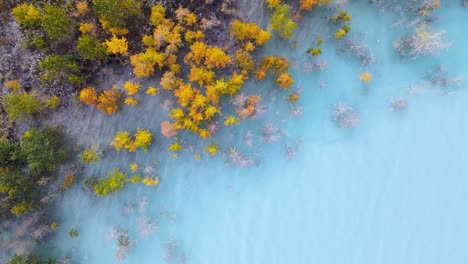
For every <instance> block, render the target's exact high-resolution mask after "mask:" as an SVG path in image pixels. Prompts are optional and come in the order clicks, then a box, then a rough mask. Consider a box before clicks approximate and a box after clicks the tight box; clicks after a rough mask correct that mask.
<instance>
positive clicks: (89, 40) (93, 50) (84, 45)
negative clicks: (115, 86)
mask: <svg viewBox="0 0 468 264" xmlns="http://www.w3.org/2000/svg"><path fill="white" fill-rule="evenodd" d="M77 49H78V54H79V55H80V56H81V57H82V58H83V59H85V60H90V61H97V60H103V59H105V58H107V50H106V46H105V45H104V44H102V43H101V42H99V40H97V39H96V38H95V37H91V36H88V35H83V36H81V37H79V38H78V44H77Z"/></svg>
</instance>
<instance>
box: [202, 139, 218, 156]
mask: <svg viewBox="0 0 468 264" xmlns="http://www.w3.org/2000/svg"><path fill="white" fill-rule="evenodd" d="M218 150H219V147H218V145H216V144H215V143H213V142H211V143H210V144H208V146H206V147H205V148H204V151H205V152H207V153H208V154H210V155H211V156H214V155H216V153H218Z"/></svg>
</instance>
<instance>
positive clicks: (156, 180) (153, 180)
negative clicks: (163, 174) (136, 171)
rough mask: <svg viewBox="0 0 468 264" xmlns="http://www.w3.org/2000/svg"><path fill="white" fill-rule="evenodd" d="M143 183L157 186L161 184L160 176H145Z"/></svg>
mask: <svg viewBox="0 0 468 264" xmlns="http://www.w3.org/2000/svg"><path fill="white" fill-rule="evenodd" d="M142 183H143V184H144V185H146V186H156V185H158V184H159V178H150V177H145V178H144V179H143V181H142Z"/></svg>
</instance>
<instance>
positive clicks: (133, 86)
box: [123, 81, 140, 95]
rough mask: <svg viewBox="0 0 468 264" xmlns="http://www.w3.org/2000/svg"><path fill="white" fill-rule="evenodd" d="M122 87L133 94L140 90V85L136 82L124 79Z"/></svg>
mask: <svg viewBox="0 0 468 264" xmlns="http://www.w3.org/2000/svg"><path fill="white" fill-rule="evenodd" d="M123 87H124V89H125V90H127V93H128V95H134V94H136V93H137V92H138V91H139V90H140V85H139V84H138V83H134V82H130V81H126V82H125V84H124V86H123Z"/></svg>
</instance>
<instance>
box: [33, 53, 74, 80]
mask: <svg viewBox="0 0 468 264" xmlns="http://www.w3.org/2000/svg"><path fill="white" fill-rule="evenodd" d="M39 67H40V68H41V69H42V70H43V71H44V75H43V76H41V79H42V80H43V81H47V82H50V81H53V80H59V82H60V83H65V82H68V83H71V84H74V85H77V86H78V85H80V84H81V83H82V82H83V77H80V75H81V67H80V65H79V64H78V61H77V59H76V58H75V57H74V56H72V55H49V56H46V57H45V58H44V60H42V61H39Z"/></svg>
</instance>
